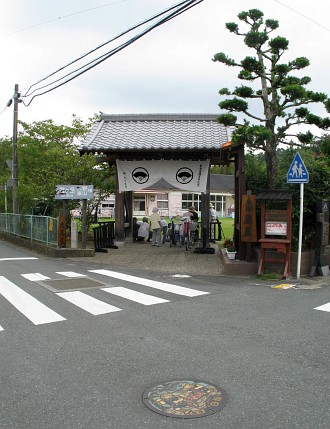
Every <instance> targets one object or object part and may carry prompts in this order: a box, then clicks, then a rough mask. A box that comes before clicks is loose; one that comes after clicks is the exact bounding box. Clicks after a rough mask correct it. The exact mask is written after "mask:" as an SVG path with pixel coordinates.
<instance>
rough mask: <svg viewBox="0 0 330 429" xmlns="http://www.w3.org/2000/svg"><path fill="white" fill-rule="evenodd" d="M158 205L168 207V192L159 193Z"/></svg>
mask: <svg viewBox="0 0 330 429" xmlns="http://www.w3.org/2000/svg"><path fill="white" fill-rule="evenodd" d="M157 207H158V208H159V209H168V194H157Z"/></svg>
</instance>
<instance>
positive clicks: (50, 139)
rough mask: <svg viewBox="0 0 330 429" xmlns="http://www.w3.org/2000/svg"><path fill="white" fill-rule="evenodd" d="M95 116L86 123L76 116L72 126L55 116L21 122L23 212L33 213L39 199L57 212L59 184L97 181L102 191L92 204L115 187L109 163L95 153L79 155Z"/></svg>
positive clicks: (20, 201)
mask: <svg viewBox="0 0 330 429" xmlns="http://www.w3.org/2000/svg"><path fill="white" fill-rule="evenodd" d="M91 124H92V119H91V120H90V121H89V122H88V123H87V124H84V123H83V122H82V121H81V120H80V119H79V118H77V117H75V116H74V117H73V120H72V125H71V126H63V125H56V124H55V123H54V122H53V121H52V120H46V121H40V122H33V123H32V124H28V123H25V122H20V125H21V128H22V131H21V132H20V133H19V138H18V179H19V186H18V192H17V195H18V204H19V209H20V213H31V212H32V211H33V208H34V207H35V206H36V205H40V203H41V204H42V205H43V206H44V207H51V208H52V209H53V214H54V215H57V214H58V212H59V210H60V207H61V204H62V203H61V202H60V201H58V200H55V189H56V185H60V184H74V185H78V184H86V185H90V184H92V185H94V189H97V190H98V191H99V193H98V195H97V196H96V198H95V200H93V201H92V202H91V204H90V210H92V208H93V206H95V205H96V204H97V202H98V201H100V200H102V199H104V198H105V197H106V196H107V195H109V194H110V193H111V192H113V190H114V180H113V179H111V171H109V167H108V164H97V161H96V158H95V156H89V155H84V156H80V154H79V152H78V150H77V143H78V140H79V139H80V138H82V137H83V136H84V135H85V134H86V133H87V132H88V130H89V129H90V126H91ZM78 206H79V201H77V200H74V201H68V208H69V209H72V208H76V207H78Z"/></svg>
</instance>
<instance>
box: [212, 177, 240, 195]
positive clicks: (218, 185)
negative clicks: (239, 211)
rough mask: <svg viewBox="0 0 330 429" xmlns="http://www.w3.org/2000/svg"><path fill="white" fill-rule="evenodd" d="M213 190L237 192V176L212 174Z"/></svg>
mask: <svg viewBox="0 0 330 429" xmlns="http://www.w3.org/2000/svg"><path fill="white" fill-rule="evenodd" d="M210 191H211V192H216V193H218V192H220V191H221V192H223V193H224V192H226V193H227V192H228V193H234V192H235V178H234V175H232V174H210Z"/></svg>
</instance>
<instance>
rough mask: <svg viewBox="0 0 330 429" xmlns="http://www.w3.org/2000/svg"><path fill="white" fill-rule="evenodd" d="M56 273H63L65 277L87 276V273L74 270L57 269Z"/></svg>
mask: <svg viewBox="0 0 330 429" xmlns="http://www.w3.org/2000/svg"><path fill="white" fill-rule="evenodd" d="M56 274H61V276H65V277H71V278H74V277H87V276H86V274H79V273H75V272H74V271H56Z"/></svg>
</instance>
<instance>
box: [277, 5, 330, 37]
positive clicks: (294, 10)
mask: <svg viewBox="0 0 330 429" xmlns="http://www.w3.org/2000/svg"><path fill="white" fill-rule="evenodd" d="M273 1H274V2H275V3H278V4H280V5H282V6H284V7H286V8H287V9H290V10H292V11H293V12H295V13H297V14H298V15H300V16H302V17H304V18H306V19H308V21H311V22H312V23H313V24H316V25H318V26H319V27H322V28H324V29H325V30H327V31H330V29H329V28H327V27H325V26H324V25H322V24H320V23H319V22H317V21H314V20H313V19H312V18H310V17H309V16H306V15H304V14H303V13H301V12H298V11H297V10H296V9H293V7H290V6H288V5H286V4H284V3H282V2H280V1H279V0H273Z"/></svg>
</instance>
